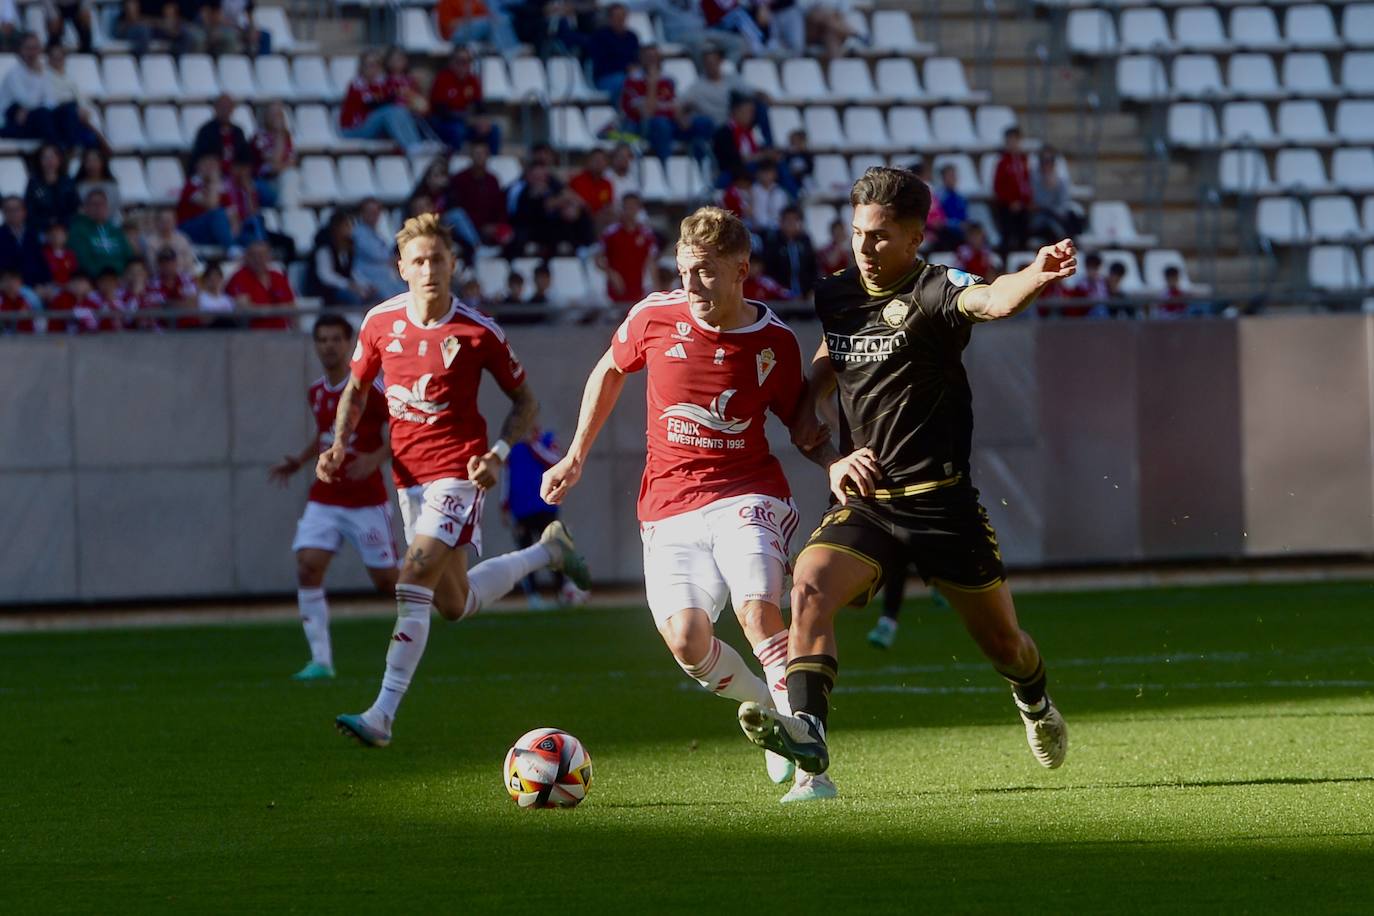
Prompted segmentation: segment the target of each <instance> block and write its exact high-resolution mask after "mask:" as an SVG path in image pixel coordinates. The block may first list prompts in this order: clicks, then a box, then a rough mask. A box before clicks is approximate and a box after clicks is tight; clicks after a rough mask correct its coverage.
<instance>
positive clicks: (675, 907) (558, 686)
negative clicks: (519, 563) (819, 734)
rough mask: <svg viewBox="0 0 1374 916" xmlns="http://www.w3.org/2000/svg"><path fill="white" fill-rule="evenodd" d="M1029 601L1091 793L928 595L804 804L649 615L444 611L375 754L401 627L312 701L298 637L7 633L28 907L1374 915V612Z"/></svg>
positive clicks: (871, 678) (19, 853)
mask: <svg viewBox="0 0 1374 916" xmlns="http://www.w3.org/2000/svg"><path fill="white" fill-rule="evenodd" d="M1019 604H1020V608H1021V613H1022V618H1023V620H1024V623H1025V625H1026V627H1027V628H1028V629H1029V630H1030V631H1031V632H1032V633H1033V634H1034V635H1035V636H1036V638H1037V640H1038V641H1039V642H1040V644H1041V646H1042V648H1043V649H1044V652H1045V656H1046V659H1047V661H1048V664H1049V672H1050V678H1051V690H1052V692H1053V693H1054V695H1055V697H1056V699H1057V701H1058V702H1059V705H1060V706H1061V708H1062V709H1063V711H1064V714H1065V717H1066V718H1067V720H1068V722H1069V726H1070V734H1071V749H1070V753H1069V757H1068V761H1067V763H1066V765H1065V766H1064V768H1063V769H1061V770H1058V771H1055V772H1049V771H1045V770H1042V769H1041V768H1040V767H1038V766H1037V765H1035V763H1034V761H1033V760H1032V758H1031V756H1030V753H1029V751H1028V750H1027V748H1026V746H1025V740H1024V736H1023V734H1022V731H1021V728H1020V724H1019V721H1018V719H1017V718H1016V716H1015V713H1014V711H1013V708H1012V705H1011V702H1010V699H1009V697H1008V695H1007V692H1006V689H1005V687H1004V686H1003V685H1002V684H1001V683H1000V682H999V680H998V679H997V678H996V677H995V676H994V675H993V674H992V672H991V671H990V670H989V669H988V668H987V667H986V666H985V665H984V664H983V663H982V662H981V661H980V659H979V658H978V657H977V653H976V651H975V650H974V648H973V646H972V644H971V642H969V640H968V638H967V637H966V636H965V635H964V634H963V631H962V629H961V628H960V627H959V626H958V624H957V621H956V619H955V618H954V617H953V616H952V615H950V614H949V613H946V612H940V611H936V610H934V609H932V608H931V606H930V605H929V604H928V603H927V602H925V601H921V600H918V601H913V602H911V603H910V604H909V605H908V607H907V611H906V614H907V616H906V620H905V622H904V624H903V626H902V630H901V633H900V636H899V639H898V643H897V645H896V647H894V649H892V650H891V651H889V652H886V653H884V652H881V651H878V650H875V649H872V648H870V647H869V646H868V645H867V644H866V643H865V642H864V640H863V634H864V632H865V631H866V629H867V627H868V626H869V625H870V623H871V622H872V616H871V613H863V614H860V613H857V612H851V613H848V614H846V615H845V616H844V618H843V620H842V626H841V631H840V646H841V652H840V682H839V686H838V687H837V689H836V692H835V695H834V711H833V713H832V729H833V732H832V742H833V743H832V751H833V754H834V765H833V769H832V773H833V775H834V776H835V779H836V781H837V783H838V784H839V786H840V791H841V798H840V799H838V800H837V801H835V802H831V803H825V804H818V805H813V806H808V807H803V808H800V809H798V808H784V807H782V806H779V805H778V803H777V799H778V797H779V795H780V794H781V790H780V789H779V788H777V787H775V786H773V785H772V784H771V783H769V782H768V781H767V780H766V778H765V776H764V771H763V764H762V758H761V755H760V754H759V753H758V752H756V751H755V750H754V749H753V748H752V747H751V746H750V745H748V744H746V742H745V741H744V739H743V738H742V737H741V735H740V734H739V731H738V728H737V727H736V725H735V723H734V707H733V705H732V704H730V703H728V702H726V701H723V700H719V699H716V698H714V697H711V696H708V695H706V694H705V693H704V692H702V691H701V690H700V689H699V688H697V687H696V685H694V684H692V683H690V682H689V681H687V680H686V679H685V678H684V677H683V675H682V674H681V672H680V671H678V669H677V668H676V667H675V666H674V664H673V663H672V661H671V659H670V658H669V656H668V654H667V652H666V651H665V650H664V648H663V647H662V645H661V644H660V643H659V641H658V638H657V636H656V634H655V633H654V631H653V629H652V625H651V623H650V621H649V618H648V614H647V612H645V611H643V610H629V611H627V610H624V609H621V610H615V609H595V610H591V609H583V610H576V611H566V612H557V613H541V614H504V615H495V614H494V615H490V616H486V617H479V618H477V619H475V620H473V621H469V622H467V623H464V624H461V625H457V626H450V625H446V624H445V623H444V622H443V621H441V620H439V619H438V618H436V619H435V622H434V627H433V630H432V632H431V637H430V642H429V649H428V654H427V655H426V656H425V659H424V662H423V664H422V665H421V668H420V673H419V675H418V677H417V681H416V684H415V685H414V686H413V687H412V689H411V693H410V696H409V697H408V698H407V700H406V702H405V705H404V706H403V707H402V709H401V715H400V718H399V720H398V722H397V725H396V735H395V743H394V744H393V745H392V747H391V748H389V749H386V750H382V751H370V750H364V749H362V748H360V747H358V746H356V745H353V744H351V743H348V742H346V741H345V740H344V739H342V738H341V737H339V736H338V735H337V734H335V733H334V730H333V727H332V724H331V720H332V717H333V716H334V715H335V714H336V713H340V712H357V711H360V710H362V709H363V708H365V707H366V706H367V705H368V703H369V702H370V701H371V699H372V697H373V695H374V691H375V690H376V687H377V683H378V678H379V676H380V672H381V667H382V655H383V653H384V651H385V649H386V644H387V643H386V637H387V635H388V633H389V629H390V624H389V622H387V621H384V620H354V621H346V622H339V623H336V624H335V627H334V639H335V646H336V656H337V662H338V666H339V669H340V675H341V676H340V678H339V679H338V680H336V681H334V682H330V683H323V684H311V685H300V684H296V683H292V682H290V681H288V680H287V675H289V674H290V673H291V672H292V671H294V670H295V669H296V668H297V667H299V665H300V664H301V663H302V662H303V661H304V659H305V657H306V653H305V647H304V640H303V638H302V637H301V635H300V633H299V630H298V629H297V628H296V627H295V626H294V625H288V624H284V623H283V624H262V625H245V626H216V627H196V628H181V629H159V630H124V631H105V632H90V633H52V634H25V635H11V636H4V637H0V728H2V729H3V731H0V912H3V913H14V914H22V913H33V912H74V911H81V912H96V913H153V912H170V911H179V912H254V913H286V912H295V913H325V912H339V913H344V912H346V913H355V912H357V913H361V912H442V913H467V912H488V911H496V910H502V911H506V912H514V911H520V912H548V911H550V910H553V909H556V910H557V911H559V912H575V913H611V912H627V913H666V912H680V913H703V912H704V913H710V912H731V913H734V912H749V913H754V914H760V916H762V914H771V913H785V914H792V913H824V914H835V913H864V914H866V913H888V912H891V913H918V912H919V913H949V912H970V911H977V912H997V913H1059V912H1076V913H1077V912H1081V913H1130V912H1168V913H1173V912H1199V913H1226V914H1229V913H1246V912H1249V913H1257V912H1274V913H1300V912H1301V913H1332V912H1349V913H1369V912H1372V911H1374V691H1372V690H1371V685H1374V616H1372V615H1371V612H1374V586H1372V585H1370V584H1365V583H1346V584H1328V585H1303V586H1256V587H1246V588H1207V589H1201V588H1199V589H1167V590H1153V591H1132V592H1109V593H1093V594H1068V595H1031V596H1024V597H1022V598H1021V599H1020V601H1019ZM721 629H722V631H723V632H724V633H726V634H728V635H729V637H730V639H731V640H732V641H733V642H736V644H738V643H739V637H738V628H737V627H736V626H735V625H734V624H733V623H729V624H727V625H723V626H722V627H721ZM540 725H556V726H558V727H561V728H564V729H566V730H568V731H571V732H572V733H573V734H575V735H577V736H578V737H579V738H581V739H582V740H583V742H584V743H585V744H586V746H587V748H588V750H589V751H590V753H591V755H592V759H593V762H594V766H595V776H594V780H593V783H592V787H591V792H590V794H589V796H588V800H587V801H586V802H585V803H584V804H583V805H582V806H581V807H580V808H578V809H576V810H573V811H521V810H519V809H517V808H516V807H515V805H514V804H513V803H512V802H511V801H510V800H509V799H508V798H507V797H506V794H505V792H504V790H503V788H502V784H501V776H500V763H501V759H502V756H503V754H504V752H505V750H506V748H507V746H508V745H509V744H510V743H511V741H513V740H514V739H515V738H516V737H517V736H518V735H520V734H521V733H522V732H524V731H525V730H526V729H529V728H532V727H535V726H540Z"/></svg>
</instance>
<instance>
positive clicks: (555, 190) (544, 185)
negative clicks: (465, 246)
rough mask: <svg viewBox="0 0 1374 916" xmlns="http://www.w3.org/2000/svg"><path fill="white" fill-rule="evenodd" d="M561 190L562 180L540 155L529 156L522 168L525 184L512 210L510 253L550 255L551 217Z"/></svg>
mask: <svg viewBox="0 0 1374 916" xmlns="http://www.w3.org/2000/svg"><path fill="white" fill-rule="evenodd" d="M562 194H563V184H562V182H560V181H559V180H558V179H557V178H555V177H553V174H552V171H551V170H550V168H549V166H548V164H547V163H545V162H544V161H543V160H542V159H534V160H532V161H531V162H530V164H529V167H528V168H526V169H525V178H524V184H523V185H522V187H521V189H520V193H519V195H518V196H517V198H516V201H515V209H514V210H513V211H512V213H511V227H512V228H513V229H514V230H515V235H514V238H513V239H512V242H511V254H510V256H511V257H522V256H525V255H538V256H540V257H548V256H549V254H548V248H549V242H550V240H551V237H552V232H551V222H552V217H553V214H554V213H555V212H556V211H557V210H558V207H559V204H560V198H561V196H562Z"/></svg>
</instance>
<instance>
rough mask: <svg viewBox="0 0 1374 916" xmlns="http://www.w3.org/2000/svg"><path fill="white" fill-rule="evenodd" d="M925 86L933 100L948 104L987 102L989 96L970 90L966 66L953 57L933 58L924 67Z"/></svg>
mask: <svg viewBox="0 0 1374 916" xmlns="http://www.w3.org/2000/svg"><path fill="white" fill-rule="evenodd" d="M922 76H923V80H922V82H923V85H924V86H925V87H926V92H927V93H928V94H929V96H930V97H931V98H932V99H935V100H939V101H948V102H966V103H975V104H976V103H978V102H986V101H987V99H988V94H987V93H986V92H983V91H981V90H980V91H978V92H975V91H973V90H972V89H970V88H969V85H968V80H966V79H965V78H964V65H963V64H962V63H960V62H959V60H958V59H957V58H953V57H932V58H929V59H928V60H926V62H925V65H924V67H923V72H922Z"/></svg>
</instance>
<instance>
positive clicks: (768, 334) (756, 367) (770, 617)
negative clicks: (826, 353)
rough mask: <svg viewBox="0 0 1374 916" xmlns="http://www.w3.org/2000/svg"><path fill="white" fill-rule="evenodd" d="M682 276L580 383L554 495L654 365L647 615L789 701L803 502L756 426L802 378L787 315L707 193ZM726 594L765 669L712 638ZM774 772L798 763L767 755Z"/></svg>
mask: <svg viewBox="0 0 1374 916" xmlns="http://www.w3.org/2000/svg"><path fill="white" fill-rule="evenodd" d="M677 266H678V273H679V275H680V276H681V277H682V283H683V286H684V287H685V289H683V290H676V291H674V292H668V293H654V294H652V295H650V296H649V297H648V298H646V299H644V300H643V301H642V302H640V303H639V304H638V305H636V306H635V307H634V308H633V309H631V310H630V313H629V315H628V316H627V317H626V319H625V321H624V322H623V323H622V324H621V325H620V329H619V330H618V331H616V333H615V336H614V337H613V338H612V340H611V346H610V349H609V350H607V351H606V354H605V355H604V356H602V357H601V361H600V362H599V363H597V366H596V368H595V369H593V370H592V374H591V378H589V379H588V380H587V388H586V392H585V393H584V394H583V396H582V410H581V414H580V416H579V417H578V421H577V433H576V434H575V435H574V437H573V441H572V446H571V447H570V448H569V449H568V454H567V456H566V457H565V458H563V460H561V461H559V462H558V463H557V464H556V465H554V466H553V467H552V468H550V469H549V470H548V471H547V472H545V474H544V481H543V487H542V494H541V495H542V496H543V498H544V500H545V501H546V502H548V503H551V504H555V505H556V504H557V503H559V502H561V501H562V500H563V498H564V497H565V496H566V495H567V492H568V490H569V489H570V488H571V487H572V486H574V485H575V484H576V483H577V481H578V478H579V477H581V475H582V468H583V464H584V462H585V461H586V459H587V454H588V452H590V451H591V447H592V443H593V442H594V441H595V440H596V436H597V434H598V433H599V432H600V431H601V427H602V425H603V424H604V423H605V422H606V419H607V418H608V417H609V416H610V413H611V410H612V409H613V408H614V407H615V402H616V399H617V398H618V397H619V396H620V391H621V388H622V387H623V386H624V384H625V376H626V375H627V374H629V373H631V372H638V371H639V370H640V369H646V370H647V371H648V408H649V411H648V417H649V424H648V460H647V461H646V463H645V467H644V479H643V483H642V484H641V486H640V491H639V506H638V508H639V519H640V534H641V537H642V540H643V542H644V580H645V586H646V590H647V592H648V599H649V610H650V611H651V612H652V613H653V617H654V623H655V624H656V625H657V627H658V631H659V633H660V634H662V636H663V640H664V642H666V643H667V644H668V648H669V649H670V650H671V651H672V653H673V656H674V657H675V658H676V659H677V662H678V664H679V665H681V666H682V669H683V670H684V671H685V672H686V673H687V675H688V676H689V677H691V678H693V679H695V680H696V681H697V682H698V683H700V684H701V685H702V686H703V687H705V688H706V689H707V690H710V691H711V692H713V693H715V694H716V695H717V696H723V697H728V698H730V699H734V700H743V699H744V698H746V697H747V698H749V699H750V700H752V701H754V702H758V703H763V704H766V705H768V706H770V707H771V706H772V705H773V704H774V703H777V704H781V705H782V707H783V708H784V709H787V708H788V707H787V706H786V703H787V695H786V694H787V691H786V685H785V684H784V677H783V675H784V672H785V669H786V665H787V629H786V628H785V627H784V626H783V622H782V611H781V595H782V588H783V580H784V579H785V578H786V575H787V557H788V539H789V538H790V537H791V536H792V533H793V532H794V531H795V530H796V527H797V509H796V506H795V505H794V504H793V502H792V495H791V491H790V490H789V489H788V486H787V479H786V478H785V477H784V476H783V473H782V467H781V466H780V465H779V464H778V460H777V459H776V458H774V457H773V456H772V454H770V453H769V450H768V439H767V436H766V434H765V432H764V424H765V423H766V419H767V418H766V413H767V412H768V411H771V412H772V413H773V414H775V415H776V416H777V417H778V418H779V419H781V420H782V421H783V423H785V424H787V425H788V426H789V427H790V426H792V425H793V423H794V421H795V420H797V419H798V417H799V416H800V415H801V412H800V411H799V409H798V405H799V404H800V399H801V396H802V393H803V390H804V387H805V383H804V381H803V378H802V368H801V366H802V363H801V351H800V349H799V347H798V345H797V338H796V337H795V336H794V335H793V333H792V331H791V329H789V328H788V327H787V325H785V324H783V323H782V321H781V320H780V319H779V318H778V317H777V316H776V315H774V314H773V313H772V312H771V311H770V310H769V309H768V307H767V306H765V305H763V304H762V303H759V302H754V301H752V300H749V299H745V298H744V281H745V278H746V277H747V276H748V274H749V231H748V229H746V228H745V226H744V223H742V222H741V221H740V220H739V219H738V218H737V217H735V216H733V215H732V214H730V213H728V212H726V211H725V210H722V209H720V208H718V207H704V208H702V209H700V210H698V211H697V212H696V213H693V214H692V215H691V216H689V217H687V218H686V219H685V220H683V221H682V232H681V237H680V239H679V241H678V244H677ZM727 599H730V600H731V601H732V603H733V606H734V608H735V614H736V615H737V616H738V618H739V622H740V626H741V628H742V629H743V630H744V634H745V636H746V637H747V638H748V639H749V643H750V645H751V646H753V649H754V656H755V657H756V658H757V659H758V660H759V663H760V664H761V665H762V667H763V672H764V678H763V679H762V680H761V679H760V678H759V677H758V675H756V674H755V673H754V672H753V671H752V670H751V669H750V667H749V665H748V664H747V663H746V662H745V661H744V659H743V658H742V657H741V656H740V654H739V653H738V652H736V651H735V650H734V649H733V648H731V647H730V646H729V645H727V644H726V643H723V642H721V641H720V640H719V639H717V638H716V636H715V632H714V626H713V625H714V622H715V621H716V619H717V618H718V617H719V615H720V612H721V610H722V609H723V608H724V607H725V602H726V600H727ZM768 772H769V775H770V776H771V777H772V778H773V780H774V781H775V782H785V781H786V780H788V779H790V778H791V777H792V774H793V767H792V766H791V764H790V761H787V760H785V759H783V758H782V757H780V756H778V755H775V754H770V755H769V756H768Z"/></svg>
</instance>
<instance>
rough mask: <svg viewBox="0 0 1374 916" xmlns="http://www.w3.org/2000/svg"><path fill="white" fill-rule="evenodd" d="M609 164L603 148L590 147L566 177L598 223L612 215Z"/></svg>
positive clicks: (612, 197) (569, 185)
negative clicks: (607, 175) (579, 168)
mask: <svg viewBox="0 0 1374 916" xmlns="http://www.w3.org/2000/svg"><path fill="white" fill-rule="evenodd" d="M609 164H610V163H609V160H608V159H607V156H606V151H605V150H604V149H592V150H591V151H590V152H588V153H587V155H586V158H584V159H583V160H582V170H581V171H580V172H578V173H577V174H576V175H573V177H572V178H569V179H568V187H569V188H570V189H571V190H572V192H573V193H574V194H576V195H577V196H578V197H580V198H582V202H583V203H584V204H586V205H587V212H588V213H590V214H591V215H592V218H593V219H596V220H598V224H599V225H604V224H605V222H606V220H607V219H608V218H610V217H612V216H613V215H614V214H613V212H612V211H611V210H610V209H609V208H610V206H611V204H612V203H614V201H615V185H613V184H611V182H610V179H608V178H607V177H606V169H607V168H608V166H609ZM636 301H638V300H636Z"/></svg>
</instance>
